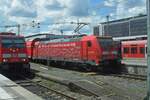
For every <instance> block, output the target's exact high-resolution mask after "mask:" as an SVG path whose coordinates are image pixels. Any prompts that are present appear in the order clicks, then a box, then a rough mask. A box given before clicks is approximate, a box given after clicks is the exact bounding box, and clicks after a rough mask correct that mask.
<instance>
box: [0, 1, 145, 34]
mask: <svg viewBox="0 0 150 100" xmlns="http://www.w3.org/2000/svg"><path fill="white" fill-rule="evenodd" d="M93 2H94V3H93ZM145 6H146V2H145V0H138V1H137V0H103V1H101V0H100V1H98V0H36V1H35V0H1V2H0V13H1V15H0V18H1V21H0V23H5V24H18V23H19V24H22V23H31V22H32V21H33V20H35V21H36V22H40V23H41V24H46V23H47V24H48V25H47V26H46V25H45V26H44V25H43V26H42V25H41V29H40V30H41V31H44V30H46V31H47V30H49V31H51V30H54V29H55V30H57V32H60V29H64V31H66V32H67V33H69V31H70V32H72V30H73V29H74V28H75V27H76V26H77V25H69V24H61V25H58V24H55V25H53V24H52V23H56V22H60V23H63V22H72V21H74V22H77V20H78V19H79V21H80V22H89V23H91V24H90V25H88V26H86V27H84V28H83V29H82V30H81V31H82V32H87V33H88V32H91V29H92V27H93V26H94V25H96V24H98V23H99V22H103V21H105V20H106V18H105V15H108V14H109V15H111V18H113V19H120V18H125V17H129V16H135V15H138V14H139V13H146V7H145ZM105 8H106V9H105ZM35 30H36V29H35ZM37 30H38V29H37ZM29 31H34V30H33V28H31V26H28V27H25V26H24V27H23V28H22V32H29Z"/></svg>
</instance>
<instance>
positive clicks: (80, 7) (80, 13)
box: [66, 0, 89, 17]
mask: <svg viewBox="0 0 150 100" xmlns="http://www.w3.org/2000/svg"><path fill="white" fill-rule="evenodd" d="M66 13H67V14H69V15H70V16H77V17H85V16H88V15H89V0H70V1H69V2H68V4H67V12H66Z"/></svg>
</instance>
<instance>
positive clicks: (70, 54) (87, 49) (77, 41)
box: [33, 35, 120, 66]
mask: <svg viewBox="0 0 150 100" xmlns="http://www.w3.org/2000/svg"><path fill="white" fill-rule="evenodd" d="M117 49H118V47H117V46H115V44H114V42H113V40H112V37H108V36H103V37H96V36H93V35H90V36H75V37H69V38H60V39H53V40H46V41H37V42H35V44H34V47H33V58H34V59H37V60H49V61H61V62H73V63H83V64H88V65H96V66H99V65H102V64H112V63H114V64H118V62H120V58H119V57H118V50H117Z"/></svg>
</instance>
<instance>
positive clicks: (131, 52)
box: [121, 40, 147, 59]
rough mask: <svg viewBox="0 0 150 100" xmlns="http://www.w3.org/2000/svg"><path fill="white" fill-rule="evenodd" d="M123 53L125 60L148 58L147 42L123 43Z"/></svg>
mask: <svg viewBox="0 0 150 100" xmlns="http://www.w3.org/2000/svg"><path fill="white" fill-rule="evenodd" d="M121 51H122V57H123V59H132V58H133V59H140V58H146V55H147V40H134V41H133V40H131V41H123V42H122V50H121Z"/></svg>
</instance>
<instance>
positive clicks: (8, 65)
mask: <svg viewBox="0 0 150 100" xmlns="http://www.w3.org/2000/svg"><path fill="white" fill-rule="evenodd" d="M0 68H3V69H14V68H17V69H24V70H25V71H29V70H30V65H29V60H28V57H27V49H26V45H25V40H24V37H21V36H17V35H15V34H14V33H0Z"/></svg>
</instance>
